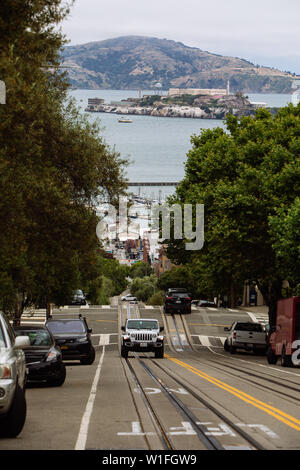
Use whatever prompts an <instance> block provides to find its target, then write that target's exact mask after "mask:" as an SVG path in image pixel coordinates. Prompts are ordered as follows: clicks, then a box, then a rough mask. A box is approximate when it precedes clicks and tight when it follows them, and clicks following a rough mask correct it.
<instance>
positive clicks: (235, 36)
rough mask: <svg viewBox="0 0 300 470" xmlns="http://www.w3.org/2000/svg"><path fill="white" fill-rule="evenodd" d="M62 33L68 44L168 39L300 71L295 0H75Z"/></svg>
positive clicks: (299, 11)
mask: <svg viewBox="0 0 300 470" xmlns="http://www.w3.org/2000/svg"><path fill="white" fill-rule="evenodd" d="M63 32H64V33H65V34H66V36H67V38H68V39H69V40H70V41H71V42H70V44H72V45H74V44H84V43H86V42H91V41H100V40H103V39H110V38H114V37H118V36H125V35H142V36H153V37H157V38H166V39H172V40H175V41H180V42H183V43H184V44H186V45H187V46H194V47H198V48H199V49H202V50H206V51H209V52H213V53H217V54H221V55H230V56H234V57H241V58H243V59H247V60H250V61H251V62H253V63H254V64H259V65H266V66H270V67H276V68H279V69H281V70H289V71H291V72H295V73H297V74H300V0H205V1H204V0H184V1H178V0H177V1H174V0H172V1H171V0H148V1H145V0H75V5H74V6H73V7H72V10H71V15H70V17H69V18H68V20H66V21H65V22H64V23H63Z"/></svg>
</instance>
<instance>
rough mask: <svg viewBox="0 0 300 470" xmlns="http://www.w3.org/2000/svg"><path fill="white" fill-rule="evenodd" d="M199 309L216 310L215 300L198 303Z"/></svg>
mask: <svg viewBox="0 0 300 470" xmlns="http://www.w3.org/2000/svg"><path fill="white" fill-rule="evenodd" d="M197 306H198V307H214V308H216V307H217V306H216V304H215V302H214V301H213V300H199V301H198V303H197Z"/></svg>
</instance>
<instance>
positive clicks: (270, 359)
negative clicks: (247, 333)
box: [267, 346, 278, 365]
mask: <svg viewBox="0 0 300 470" xmlns="http://www.w3.org/2000/svg"><path fill="white" fill-rule="evenodd" d="M277 359H278V358H277V356H276V354H274V352H273V349H272V348H271V346H269V347H268V351H267V360H268V363H269V364H273V365H275V364H276V363H277Z"/></svg>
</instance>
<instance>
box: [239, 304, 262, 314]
mask: <svg viewBox="0 0 300 470" xmlns="http://www.w3.org/2000/svg"><path fill="white" fill-rule="evenodd" d="M237 308H238V309H239V310H244V311H245V312H252V313H254V314H258V315H268V312H269V307H268V306H267V305H259V306H257V307H253V306H251V307H237Z"/></svg>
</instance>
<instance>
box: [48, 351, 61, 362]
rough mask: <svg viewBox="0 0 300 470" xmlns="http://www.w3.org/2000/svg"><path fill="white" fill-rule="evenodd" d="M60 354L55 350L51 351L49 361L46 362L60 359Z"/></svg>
mask: <svg viewBox="0 0 300 470" xmlns="http://www.w3.org/2000/svg"><path fill="white" fill-rule="evenodd" d="M58 355H59V354H58V352H57V351H55V350H54V349H51V351H50V352H49V354H48V356H47V359H46V361H47V362H49V361H54V360H55V359H57V358H58Z"/></svg>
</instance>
